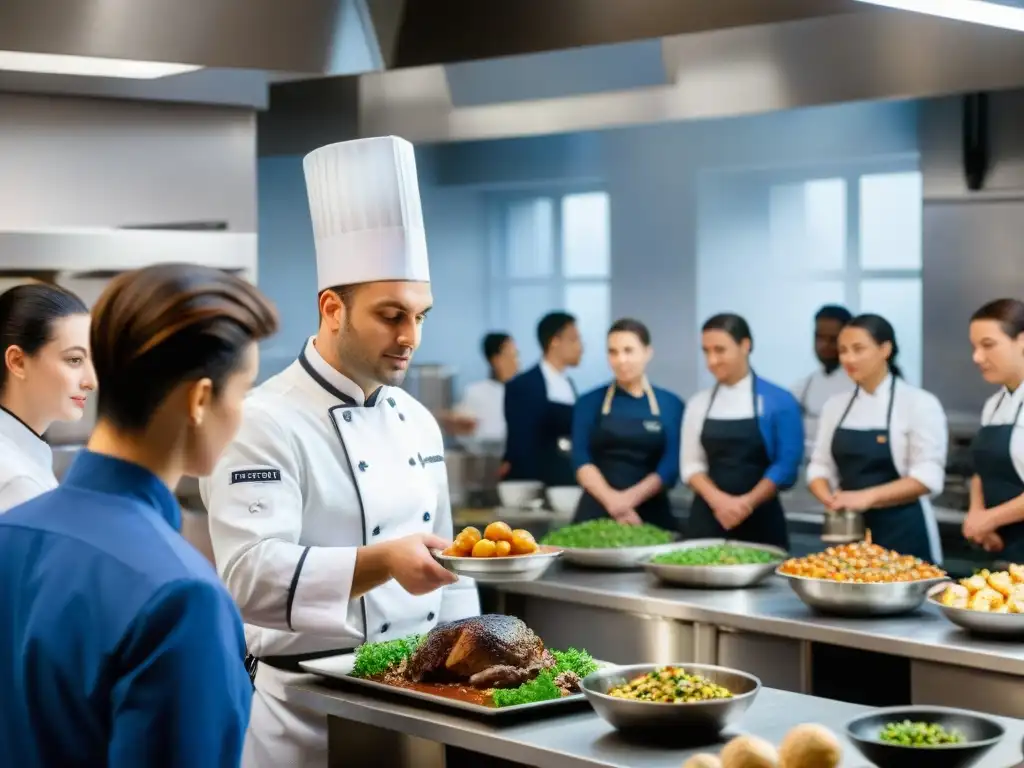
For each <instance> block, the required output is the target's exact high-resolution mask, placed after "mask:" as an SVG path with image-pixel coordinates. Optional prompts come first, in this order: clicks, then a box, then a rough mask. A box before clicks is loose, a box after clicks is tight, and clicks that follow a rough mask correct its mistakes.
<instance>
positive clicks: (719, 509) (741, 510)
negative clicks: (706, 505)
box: [711, 493, 754, 531]
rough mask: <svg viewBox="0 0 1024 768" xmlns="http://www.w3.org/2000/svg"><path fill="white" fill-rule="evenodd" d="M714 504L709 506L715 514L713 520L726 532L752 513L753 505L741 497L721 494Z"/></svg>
mask: <svg viewBox="0 0 1024 768" xmlns="http://www.w3.org/2000/svg"><path fill="white" fill-rule="evenodd" d="M715 502H716V503H715V504H713V505H711V510H712V511H713V512H714V513H715V519H716V520H718V522H719V523H720V524H721V526H722V527H723V528H725V530H727V531H731V530H732V529H733V528H735V527H736V526H737V525H739V524H740V523H742V522H743V521H744V520H746V519H747V518H748V517H750V514H751V513H752V512H753V511H754V507H753V505H751V503H750V502H749V501H748V500H747V499H746V498H745V497H743V496H731V495H730V494H728V493H723V494H722V495H721V496H720V497H718V498H716V499H715Z"/></svg>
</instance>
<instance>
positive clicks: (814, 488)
mask: <svg viewBox="0 0 1024 768" xmlns="http://www.w3.org/2000/svg"><path fill="white" fill-rule="evenodd" d="M898 352H899V347H898V346H897V344H896V333H895V331H893V328H892V326H891V325H890V324H889V322H888V321H887V320H886V319H885V318H883V317H880V316H879V315H870V314H868V315H859V316H857V317H855V318H854V319H853V320H851V321H850V322H849V323H848V324H847V325H846V327H845V328H844V329H843V331H842V333H841V334H840V335H839V359H840V360H841V361H842V364H843V367H844V368H845V369H846V372H847V374H848V375H849V377H850V378H851V379H852V380H853V382H854V383H855V384H856V385H857V388H856V390H854V392H853V394H852V395H846V394H839V395H833V396H832V397H831V398H830V399H829V400H828V402H826V403H825V407H824V409H823V410H822V414H821V422H820V426H819V428H818V435H817V437H816V439H815V443H814V454H813V456H812V457H811V462H810V465H809V466H808V468H807V481H808V486H809V487H810V490H811V493H813V494H814V496H815V497H816V498H817V499H818V500H819V501H821V503H822V504H824V505H825V509H826V510H827V511H829V512H841V511H843V510H848V511H851V512H860V513H863V514H864V517H865V523H866V527H867V528H869V529H870V530H871V538H872V540H873V541H874V542H875V543H876V544H878V545H880V546H882V547H885V548H886V549H891V550H895V551H896V552H899V553H900V554H903V555H913V556H915V557H919V558H921V559H922V560H927V561H929V562H932V563H941V562H942V548H941V545H940V543H939V528H938V524H937V523H936V521H935V513H934V511H933V510H932V506H931V503H930V501H929V499H928V497H929V495H931V494H937V493H940V492H941V491H942V489H943V486H944V484H945V479H946V451H947V445H948V442H949V435H948V429H947V426H946V414H945V413H944V412H943V410H942V405H941V404H940V403H939V401H938V399H937V398H936V397H935V396H934V395H932V394H931V393H929V392H925V391H924V390H923V389H920V388H918V387H915V386H912V385H910V384H908V383H907V382H906V381H905V380H904V379H903V378H902V375H901V373H900V369H899V366H898V365H897V364H896V355H897V354H898Z"/></svg>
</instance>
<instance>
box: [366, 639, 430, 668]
mask: <svg viewBox="0 0 1024 768" xmlns="http://www.w3.org/2000/svg"><path fill="white" fill-rule="evenodd" d="M424 637H426V636H425V635H410V636H409V637H402V638H399V639H398V640H384V641H383V642H380V643H363V644H362V645H360V646H359V647H358V648H356V661H355V664H354V666H353V667H352V674H353V676H355V677H376V676H377V675H382V674H384V673H385V672H387V671H388V670H389V669H391V668H392V667H396V666H398V665H399V664H400V663H401V662H402V661H403V660H404V659H407V658H409V657H410V656H412V654H413V651H415V650H416V649H417V648H419V646H420V643H422V642H423V639H424Z"/></svg>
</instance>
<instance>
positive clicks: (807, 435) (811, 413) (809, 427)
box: [789, 366, 857, 456]
mask: <svg viewBox="0 0 1024 768" xmlns="http://www.w3.org/2000/svg"><path fill="white" fill-rule="evenodd" d="M856 388H857V385H856V384H854V383H853V380H852V379H851V378H850V377H849V376H847V375H846V371H845V370H843V367H842V366H839V367H838V368H836V369H835V370H834V371H832V373H825V369H824V368H818V369H817V370H816V371H815V372H814V373H812V374H811V375H809V376H804V377H803V378H802V379H800V381H798V382H797V383H796V384H794V385H793V387H792V388H791V389H790V390H789V391H790V392H792V393H793V397H795V398H796V399H797V402H798V403H800V411H801V413H803V416H804V440H805V441H806V447H807V455H808V456H809V455H810V454H811V451H813V450H814V437H815V435H817V434H818V418H819V417H820V416H821V409H822V408H824V407H825V403H826V402H827V401H828V399H829V398H830V397H832V396H833V395H840V394H844V393H851V394H852V393H853V390H855V389H856Z"/></svg>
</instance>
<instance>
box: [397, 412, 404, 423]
mask: <svg viewBox="0 0 1024 768" xmlns="http://www.w3.org/2000/svg"><path fill="white" fill-rule="evenodd" d="M398 420H399V421H405V414H404V413H400V414H398Z"/></svg>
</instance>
